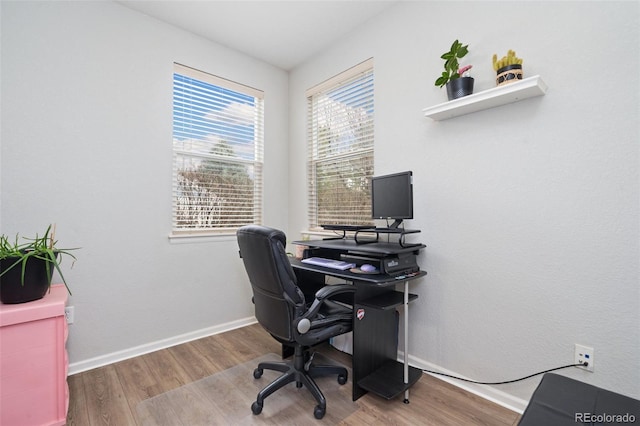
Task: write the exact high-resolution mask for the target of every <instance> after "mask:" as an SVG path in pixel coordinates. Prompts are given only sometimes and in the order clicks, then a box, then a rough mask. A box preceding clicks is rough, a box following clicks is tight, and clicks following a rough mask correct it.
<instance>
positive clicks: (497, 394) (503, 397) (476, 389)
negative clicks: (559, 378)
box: [398, 352, 528, 414]
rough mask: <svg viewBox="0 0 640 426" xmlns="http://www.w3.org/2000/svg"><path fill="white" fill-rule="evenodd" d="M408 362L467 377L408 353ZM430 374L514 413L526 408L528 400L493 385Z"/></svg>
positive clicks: (399, 357)
mask: <svg viewBox="0 0 640 426" xmlns="http://www.w3.org/2000/svg"><path fill="white" fill-rule="evenodd" d="M398 361H400V362H403V361H404V354H403V353H402V352H398ZM409 364H410V365H411V366H413V367H415V368H420V369H422V370H431V371H438V372H441V373H444V374H449V375H452V376H457V377H461V378H463V379H468V378H467V377H464V376H463V375H461V374H458V373H456V372H455V371H450V370H447V369H446V368H442V367H440V366H439V365H436V364H433V363H431V362H428V361H425V360H423V359H420V358H417V357H415V356H413V355H409ZM426 374H431V373H426ZM431 375H432V376H433V377H436V378H438V379H440V380H442V381H445V382H447V383H450V384H452V385H454V386H457V387H459V388H461V389H464V390H466V391H467V392H471V393H472V394H474V395H478V396H479V397H481V398H484V399H486V400H489V401H491V402H495V403H496V404H498V405H501V406H503V407H505V408H508V409H509V410H511V411H515V412H516V413H519V414H522V413H523V412H524V410H525V408H527V404H528V401H525V400H524V399H521V398H516V397H515V396H513V395H510V394H508V393H506V392H502V391H500V390H498V389H495V388H493V387H490V386H486V385H478V384H475V383H468V382H463V381H460V380H456V379H452V378H450V377H446V376H441V375H439V374H431Z"/></svg>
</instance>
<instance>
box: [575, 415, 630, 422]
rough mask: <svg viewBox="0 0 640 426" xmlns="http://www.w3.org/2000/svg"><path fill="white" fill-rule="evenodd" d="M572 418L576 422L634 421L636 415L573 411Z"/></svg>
mask: <svg viewBox="0 0 640 426" xmlns="http://www.w3.org/2000/svg"><path fill="white" fill-rule="evenodd" d="M574 420H575V422H576V423H578V422H580V423H635V422H636V416H635V415H633V414H631V413H625V414H607V413H602V414H594V413H575V417H574Z"/></svg>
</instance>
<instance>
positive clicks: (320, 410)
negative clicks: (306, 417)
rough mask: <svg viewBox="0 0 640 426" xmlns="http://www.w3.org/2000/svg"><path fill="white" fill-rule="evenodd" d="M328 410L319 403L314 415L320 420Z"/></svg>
mask: <svg viewBox="0 0 640 426" xmlns="http://www.w3.org/2000/svg"><path fill="white" fill-rule="evenodd" d="M326 411H327V409H326V408H322V407H321V406H319V405H318V406H316V409H315V410H313V416H314V417H315V418H316V419H318V420H319V419H321V418H323V417H324V413H325V412H326Z"/></svg>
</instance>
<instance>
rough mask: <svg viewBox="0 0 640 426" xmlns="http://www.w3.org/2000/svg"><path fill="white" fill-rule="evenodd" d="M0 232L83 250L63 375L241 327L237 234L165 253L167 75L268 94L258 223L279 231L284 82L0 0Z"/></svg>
mask: <svg viewBox="0 0 640 426" xmlns="http://www.w3.org/2000/svg"><path fill="white" fill-rule="evenodd" d="M1 8H2V9H1V14H2V22H1V24H2V25H1V27H2V30H1V31H2V33H1V36H2V69H1V75H2V85H1V93H2V116H1V119H2V130H1V132H2V133H1V137H2V139H1V159H2V164H1V166H2V167H1V182H2V188H1V190H2V191H1V197H0V201H1V206H2V210H1V211H0V217H1V218H2V222H1V223H2V230H1V231H2V233H6V234H8V235H14V234H15V233H16V232H20V233H21V234H23V235H30V234H33V233H35V232H38V231H40V232H42V231H44V229H45V228H46V226H47V224H49V223H57V236H58V238H59V241H60V245H61V246H63V247H76V246H77V247H81V249H80V250H78V251H77V253H76V254H77V257H78V261H77V262H76V264H75V266H74V267H73V269H70V268H69V267H70V262H67V261H65V262H64V265H65V268H64V273H65V277H66V278H67V281H68V282H69V285H70V287H71V289H72V291H73V296H72V297H70V301H69V304H70V305H74V306H75V323H74V324H72V325H71V326H70V327H69V340H68V345H67V348H68V352H69V356H70V363H71V371H72V372H73V371H74V369H75V370H78V369H84V368H90V367H92V366H95V365H97V364H100V363H104V362H110V361H113V360H115V359H118V358H122V357H127V356H131V355H135V354H137V353H140V352H142V351H146V350H151V349H155V348H157V347H159V346H162V345H165V344H166V345H169V344H172V343H176V342H177V341H179V340H181V339H187V338H195V337H198V336H199V335H202V334H205V333H208V332H214V331H217V330H220V329H224V328H225V327H234V326H237V325H242V324H244V323H246V322H247V321H251V320H252V318H253V307H252V305H251V294H250V293H251V290H250V287H249V285H248V283H247V279H246V274H245V272H244V268H243V266H242V263H241V259H239V257H238V249H237V244H236V241H235V237H228V238H218V239H213V240H207V241H201V242H193V241H189V242H182V243H175V242H174V243H171V242H170V241H169V239H168V234H169V231H170V226H171V172H172V128H171V126H172V124H171V123H172V121H171V120H172V106H171V104H172V73H173V62H174V61H175V62H180V63H183V64H186V65H189V66H192V67H194V68H198V69H201V70H204V71H207V72H210V73H213V74H216V75H219V76H221V77H225V78H229V79H232V80H237V81H239V82H241V83H244V84H247V85H250V86H253V87H256V88H259V89H262V90H264V91H265V105H266V117H265V132H266V133H265V169H264V173H265V176H264V182H265V200H267V202H266V203H265V206H264V215H265V222H267V223H270V224H273V226H278V227H281V228H283V229H286V224H287V220H288V218H287V211H286V209H282V208H281V206H286V205H287V203H288V194H287V192H286V191H282V190H281V188H284V187H286V185H287V165H288V154H287V138H288V128H287V119H288V117H287V113H288V104H287V102H288V99H287V94H288V75H287V73H286V72H284V71H282V70H280V69H277V68H274V67H272V66H270V65H266V64H265V63H262V62H260V61H257V60H255V59H252V58H249V57H246V56H244V55H241V54H239V53H237V52H234V51H231V50H229V49H227V48H224V47H222V46H220V45H217V44H215V43H211V42H209V41H205V40H204V39H202V38H199V37H196V36H194V35H193V34H190V33H187V32H185V31H182V30H179V29H177V28H174V27H171V26H169V25H167V24H164V23H162V22H160V21H157V20H154V19H151V18H149V17H147V16H145V15H142V14H140V13H138V12H134V11H132V10H130V9H127V8H125V7H123V6H121V5H118V4H117V3H113V2H58V1H56V2H50V1H45V2H11V1H3V2H2V5H1Z"/></svg>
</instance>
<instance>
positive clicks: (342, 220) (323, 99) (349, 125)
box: [307, 59, 374, 229]
mask: <svg viewBox="0 0 640 426" xmlns="http://www.w3.org/2000/svg"><path fill="white" fill-rule="evenodd" d="M307 105H308V117H307V122H308V131H307V137H308V162H307V166H308V168H307V173H308V185H309V188H308V192H309V202H308V205H309V227H310V229H314V228H318V227H319V226H320V225H322V224H342V225H371V224H373V220H372V219H371V195H370V182H371V176H372V175H373V154H374V153H373V126H374V122H373V113H374V108H373V59H369V60H367V61H365V62H363V63H361V64H359V65H357V66H355V67H353V68H351V69H349V70H347V71H345V72H343V73H341V74H339V75H337V76H335V77H333V78H331V79H329V80H327V81H325V82H324V83H321V84H319V85H318V86H315V87H314V88H311V89H309V90H308V91H307Z"/></svg>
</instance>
